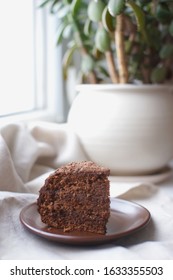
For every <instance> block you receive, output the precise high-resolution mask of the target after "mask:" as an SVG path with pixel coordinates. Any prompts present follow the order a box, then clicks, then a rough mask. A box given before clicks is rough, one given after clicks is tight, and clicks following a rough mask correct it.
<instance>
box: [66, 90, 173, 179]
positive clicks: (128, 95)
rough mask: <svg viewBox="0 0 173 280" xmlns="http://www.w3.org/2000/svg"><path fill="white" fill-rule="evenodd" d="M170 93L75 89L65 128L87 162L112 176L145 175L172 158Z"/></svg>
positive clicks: (171, 94) (172, 131)
mask: <svg viewBox="0 0 173 280" xmlns="http://www.w3.org/2000/svg"><path fill="white" fill-rule="evenodd" d="M172 90H173V89H172V87H171V86H160V85H158V86H154V85H152V86H150V85H140V86H137V85H79V86H77V91H78V92H79V94H78V95H77V97H76V98H75V100H74V102H73V104H72V107H71V109H70V112H69V116H68V123H69V125H70V126H71V128H72V129H73V130H74V131H75V132H76V133H77V135H78V136H79V139H80V141H81V144H82V146H83V148H84V150H85V152H86V154H87V156H88V158H89V159H90V160H92V161H95V162H97V163H99V164H101V165H104V166H106V167H109V168H110V169H111V173H112V174H117V175H139V174H141V175H142V174H150V173H153V172H156V171H159V170H161V169H162V168H163V167H165V166H166V165H167V164H168V163H169V161H170V160H171V159H172V158H173V91H172Z"/></svg>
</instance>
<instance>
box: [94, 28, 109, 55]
mask: <svg viewBox="0 0 173 280" xmlns="http://www.w3.org/2000/svg"><path fill="white" fill-rule="evenodd" d="M95 43H96V48H97V49H98V50H99V51H101V52H106V51H108V50H110V37H109V34H108V32H107V31H106V30H105V29H104V28H99V29H98V30H97V32H96V37H95Z"/></svg>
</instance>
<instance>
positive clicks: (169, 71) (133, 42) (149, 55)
mask: <svg viewBox="0 0 173 280" xmlns="http://www.w3.org/2000/svg"><path fill="white" fill-rule="evenodd" d="M45 5H49V7H50V12H51V13H53V14H54V15H55V16H57V17H58V18H59V26H58V30H57V44H61V43H62V40H63V39H64V38H68V45H67V47H68V48H67V51H66V53H65V55H64V59H63V68H64V76H65V77H66V76H67V70H68V67H69V65H70V64H71V62H72V59H73V55H74V53H75V52H76V51H78V52H79V54H80V56H81V60H80V61H81V65H80V70H79V72H80V73H82V75H81V76H82V81H83V82H86V81H87V82H91V83H99V82H102V81H104V82H105V81H109V80H110V79H111V81H112V82H113V83H133V82H134V81H141V82H143V83H163V82H165V81H167V80H171V79H172V78H173V1H171V0H170V1H169V0H153V1H148V0H107V1H106V0H91V1H89V2H88V1H85V0H46V1H44V2H43V3H42V4H41V7H43V6H45Z"/></svg>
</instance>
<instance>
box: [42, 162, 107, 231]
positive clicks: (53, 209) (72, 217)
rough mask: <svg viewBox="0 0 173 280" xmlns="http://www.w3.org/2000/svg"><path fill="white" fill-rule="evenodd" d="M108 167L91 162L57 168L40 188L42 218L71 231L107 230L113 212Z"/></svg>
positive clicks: (52, 224) (57, 226) (48, 223)
mask: <svg viewBox="0 0 173 280" xmlns="http://www.w3.org/2000/svg"><path fill="white" fill-rule="evenodd" d="M108 176H109V169H107V168H104V167H101V166H98V165H97V164H95V163H93V162H91V161H82V162H72V163H69V164H67V165H64V166H62V167H60V168H58V169H57V170H56V171H55V172H54V173H53V174H51V175H50V176H49V177H48V178H47V179H46V180H45V184H44V186H43V187H42V188H41V189H40V193H39V197H38V200H37V205H38V212H39V213H40V215H41V220H42V222H43V223H45V224H47V225H48V226H51V227H55V228H58V229H63V231H64V232H68V231H74V230H77V231H87V232H94V233H99V234H105V233H106V224H107V221H108V218H109V215H110V198H109V180H108Z"/></svg>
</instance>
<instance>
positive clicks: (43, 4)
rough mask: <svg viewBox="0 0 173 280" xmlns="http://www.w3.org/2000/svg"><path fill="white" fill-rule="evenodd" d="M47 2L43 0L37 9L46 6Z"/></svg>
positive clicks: (47, 0)
mask: <svg viewBox="0 0 173 280" xmlns="http://www.w3.org/2000/svg"><path fill="white" fill-rule="evenodd" d="M49 2H50V0H45V1H43V2H42V3H41V4H40V5H39V6H38V7H39V8H43V7H44V6H46V5H47V4H48V3H49Z"/></svg>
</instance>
